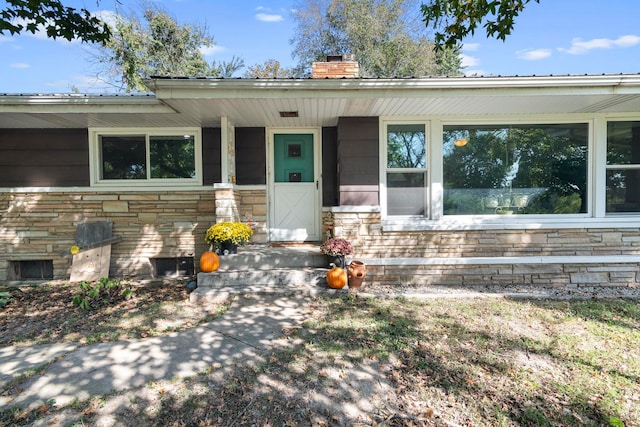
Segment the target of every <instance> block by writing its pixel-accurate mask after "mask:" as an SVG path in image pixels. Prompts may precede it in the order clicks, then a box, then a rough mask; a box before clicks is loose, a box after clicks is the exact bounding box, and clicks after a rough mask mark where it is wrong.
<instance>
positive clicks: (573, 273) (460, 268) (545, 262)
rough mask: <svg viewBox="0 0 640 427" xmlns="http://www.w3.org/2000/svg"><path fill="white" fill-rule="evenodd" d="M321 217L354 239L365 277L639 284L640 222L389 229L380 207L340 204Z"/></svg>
mask: <svg viewBox="0 0 640 427" xmlns="http://www.w3.org/2000/svg"><path fill="white" fill-rule="evenodd" d="M323 225H324V229H325V237H326V238H328V237H332V236H335V237H342V238H345V239H347V240H349V241H350V242H351V243H352V244H353V246H354V254H353V259H360V260H364V261H365V263H367V279H366V282H367V283H377V284H384V285H394V284H406V285H421V286H422V285H427V286H428V285H461V286H473V285H487V284H496V285H505V286H506V285H518V286H521V285H524V286H527V285H531V286H570V287H580V286H631V287H635V286H640V228H600V229H592V228H566V229H506V230H505V229H487V230H464V229H460V230H422V231H387V230H384V229H383V227H382V221H381V218H380V213H378V212H357V211H355V209H346V210H345V209H343V208H336V209H325V210H324V212H323Z"/></svg>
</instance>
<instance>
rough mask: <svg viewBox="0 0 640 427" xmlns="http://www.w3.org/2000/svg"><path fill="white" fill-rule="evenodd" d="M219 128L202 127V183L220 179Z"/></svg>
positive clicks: (212, 182)
mask: <svg viewBox="0 0 640 427" xmlns="http://www.w3.org/2000/svg"><path fill="white" fill-rule="evenodd" d="M221 135H222V132H221V130H220V128H203V129H202V179H203V183H204V185H213V184H214V183H216V182H221V181H222V166H221V164H220V162H221V160H220V157H221V146H220V140H221V138H222V136H221Z"/></svg>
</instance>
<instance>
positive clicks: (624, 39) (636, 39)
mask: <svg viewBox="0 0 640 427" xmlns="http://www.w3.org/2000/svg"><path fill="white" fill-rule="evenodd" d="M638 44H640V36H636V35H632V34H629V35H625V36H621V37H618V38H617V39H606V38H601V39H591V40H587V41H583V40H582V39H580V38H574V39H573V40H572V41H571V47H570V48H569V49H564V48H559V49H558V50H559V51H560V52H566V53H569V54H571V55H581V54H584V53H587V52H589V51H590V50H593V49H613V48H618V47H632V46H635V45H638Z"/></svg>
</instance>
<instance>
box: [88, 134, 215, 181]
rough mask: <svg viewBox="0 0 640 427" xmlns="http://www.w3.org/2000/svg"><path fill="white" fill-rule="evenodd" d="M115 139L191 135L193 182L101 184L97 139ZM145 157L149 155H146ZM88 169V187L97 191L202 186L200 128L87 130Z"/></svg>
mask: <svg viewBox="0 0 640 427" xmlns="http://www.w3.org/2000/svg"><path fill="white" fill-rule="evenodd" d="M117 135H141V136H142V135H144V136H145V138H147V140H148V138H149V137H150V136H175V135H193V136H194V142H195V153H194V157H195V159H194V161H195V171H196V176H195V178H176V179H144V180H142V179H140V180H133V179H132V180H127V179H123V180H112V179H110V180H103V179H101V177H100V175H101V173H100V171H101V168H102V165H101V153H100V136H117ZM146 154H147V157H148V156H149V153H148V152H147V153H146ZM89 168H90V176H91V187H100V188H122V187H126V188H128V189H131V188H133V187H135V189H145V188H149V189H155V190H157V189H158V188H159V187H161V188H167V189H169V188H173V187H177V188H185V187H193V186H202V185H203V177H202V129H201V128H90V129H89Z"/></svg>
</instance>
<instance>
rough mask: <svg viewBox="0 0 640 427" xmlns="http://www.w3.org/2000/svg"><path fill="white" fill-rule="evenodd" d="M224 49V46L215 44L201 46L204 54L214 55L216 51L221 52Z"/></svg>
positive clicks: (201, 51)
mask: <svg viewBox="0 0 640 427" xmlns="http://www.w3.org/2000/svg"><path fill="white" fill-rule="evenodd" d="M223 51H224V47H222V46H218V45H215V44H214V45H213V46H201V47H200V53H202V55H203V56H213V55H215V54H216V53H220V52H223Z"/></svg>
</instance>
